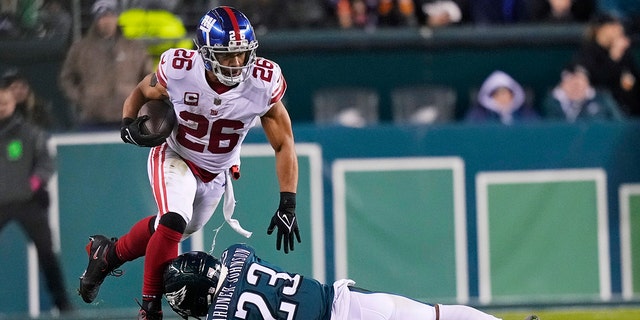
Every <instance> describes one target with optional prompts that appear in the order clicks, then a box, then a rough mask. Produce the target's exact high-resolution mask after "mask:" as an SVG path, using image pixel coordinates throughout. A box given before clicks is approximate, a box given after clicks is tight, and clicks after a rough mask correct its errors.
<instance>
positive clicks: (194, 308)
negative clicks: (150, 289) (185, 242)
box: [164, 251, 224, 319]
mask: <svg viewBox="0 0 640 320" xmlns="http://www.w3.org/2000/svg"><path fill="white" fill-rule="evenodd" d="M221 269H222V265H221V264H220V260H218V259H216V258H215V257H213V256H212V255H210V254H207V253H206V252H202V251H191V252H187V253H184V254H181V255H179V256H178V257H177V258H175V259H173V260H172V261H171V263H170V264H169V265H168V266H167V268H166V269H165V271H164V295H165V298H166V299H167V302H168V303H169V306H171V309H173V311H175V312H176V313H177V314H179V315H180V316H182V317H183V318H184V319H187V318H188V317H201V316H206V315H207V313H208V311H209V305H210V304H211V303H212V302H213V297H214V295H215V291H216V287H217V285H218V281H220V271H221ZM223 280H224V279H223Z"/></svg>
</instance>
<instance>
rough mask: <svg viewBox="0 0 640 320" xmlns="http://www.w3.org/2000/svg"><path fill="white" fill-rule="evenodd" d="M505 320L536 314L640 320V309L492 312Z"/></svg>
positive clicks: (574, 319)
mask: <svg viewBox="0 0 640 320" xmlns="http://www.w3.org/2000/svg"><path fill="white" fill-rule="evenodd" d="M491 313H492V314H493V315H495V316H496V317H499V318H502V319H503V320H523V319H524V318H525V317H526V316H528V315H531V314H535V315H537V316H538V317H539V318H540V320H638V319H640V308H626V307H625V308H622V307H621V308H576V309H571V308H562V309H558V310H551V309H543V310H523V311H517V312H512V311H496V312H491Z"/></svg>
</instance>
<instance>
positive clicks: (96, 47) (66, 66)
mask: <svg viewBox="0 0 640 320" xmlns="http://www.w3.org/2000/svg"><path fill="white" fill-rule="evenodd" d="M92 13H93V15H94V21H93V23H92V25H91V27H90V28H89V30H88V31H87V34H86V35H85V36H84V37H83V38H82V39H80V40H79V41H77V42H74V43H73V44H72V45H71V48H69V51H68V52H67V56H66V58H65V60H64V63H63V65H62V69H61V71H60V75H59V85H60V87H61V89H62V91H63V93H64V94H65V96H66V97H67V99H68V100H69V102H70V103H71V104H72V105H73V107H74V108H75V111H76V114H77V120H76V121H77V124H78V125H79V126H80V128H85V129H98V128H112V129H117V128H119V125H120V121H121V120H122V104H123V103H124V100H125V99H126V97H127V96H128V95H129V92H130V91H131V90H133V88H135V87H136V85H137V84H138V82H139V81H140V80H141V79H142V78H144V76H145V75H147V74H148V73H150V72H152V71H153V62H152V59H151V58H150V56H149V54H148V52H147V48H146V47H145V46H144V44H143V43H142V42H140V41H138V40H130V39H127V38H125V37H124V36H122V32H121V30H120V28H119V26H118V14H119V8H118V5H117V3H116V1H115V0H99V1H97V2H95V3H94V5H93V7H92Z"/></svg>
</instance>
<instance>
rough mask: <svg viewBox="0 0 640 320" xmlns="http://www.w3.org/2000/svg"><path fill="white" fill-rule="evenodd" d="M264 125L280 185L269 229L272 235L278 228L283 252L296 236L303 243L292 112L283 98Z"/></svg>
mask: <svg viewBox="0 0 640 320" xmlns="http://www.w3.org/2000/svg"><path fill="white" fill-rule="evenodd" d="M261 121H262V128H263V129H264V132H265V134H266V136H267V139H268V140H269V143H270V144H271V147H272V148H273V150H274V151H275V156H276V175H277V177H278V183H279V184H280V205H279V206H278V210H276V213H275V214H274V215H273V218H272V219H271V223H270V224H269V227H268V228H267V234H271V233H272V232H273V230H274V228H275V227H276V226H277V227H278V233H277V239H276V249H277V250H280V247H281V245H282V242H283V241H282V240H284V252H285V253H288V252H289V250H293V237H294V235H295V236H296V239H297V240H298V242H300V231H299V230H298V222H297V219H296V216H295V207H296V190H297V187H298V157H297V155H296V150H295V144H294V140H293V130H292V128H291V119H290V118H289V113H288V112H287V109H286V108H285V107H284V104H283V103H282V101H278V102H276V103H274V104H273V106H272V107H271V109H270V110H269V111H268V112H267V113H266V114H265V115H264V116H262V117H261Z"/></svg>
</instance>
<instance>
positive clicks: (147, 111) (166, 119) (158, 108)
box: [138, 100, 176, 138]
mask: <svg viewBox="0 0 640 320" xmlns="http://www.w3.org/2000/svg"><path fill="white" fill-rule="evenodd" d="M144 115H148V116H149V119H148V120H147V121H145V122H143V123H142V126H141V131H142V133H143V134H160V135H161V136H162V137H164V138H166V137H168V136H169V135H170V134H171V131H173V127H174V126H175V124H176V114H175V112H174V111H173V105H171V103H170V102H169V101H165V100H149V101H148V102H147V103H145V104H144V105H142V108H140V111H139V112H138V117H141V116H144Z"/></svg>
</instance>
